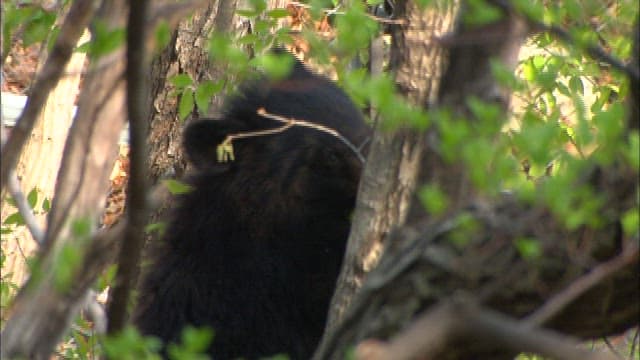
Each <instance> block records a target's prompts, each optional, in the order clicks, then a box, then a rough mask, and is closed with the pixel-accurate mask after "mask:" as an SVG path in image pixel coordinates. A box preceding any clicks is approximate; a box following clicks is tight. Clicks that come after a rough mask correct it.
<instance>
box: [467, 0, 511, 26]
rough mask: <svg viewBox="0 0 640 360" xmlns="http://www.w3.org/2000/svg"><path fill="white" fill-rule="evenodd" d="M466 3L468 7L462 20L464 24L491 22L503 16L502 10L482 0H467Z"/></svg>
mask: <svg viewBox="0 0 640 360" xmlns="http://www.w3.org/2000/svg"><path fill="white" fill-rule="evenodd" d="M467 3H468V5H469V9H468V11H466V12H465V14H464V22H465V23H466V24H470V25H484V24H491V23H494V22H496V21H498V20H500V19H502V17H503V14H502V11H500V10H499V9H498V8H497V7H495V6H493V5H490V4H489V3H487V2H486V1H484V0H469V1H468V2H467Z"/></svg>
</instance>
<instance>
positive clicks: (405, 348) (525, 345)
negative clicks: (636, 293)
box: [356, 299, 615, 360]
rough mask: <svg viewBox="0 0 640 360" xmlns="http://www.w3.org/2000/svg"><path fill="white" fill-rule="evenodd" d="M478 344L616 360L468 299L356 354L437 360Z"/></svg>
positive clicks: (384, 359) (383, 359)
mask: <svg viewBox="0 0 640 360" xmlns="http://www.w3.org/2000/svg"><path fill="white" fill-rule="evenodd" d="M464 340H474V341H481V342H483V343H484V344H496V345H498V346H501V347H506V348H508V349H511V350H513V351H514V352H529V353H535V354H540V355H543V356H548V357H551V358H554V359H565V360H573V359H575V360H583V359H593V360H595V359H603V360H604V359H615V357H613V356H612V355H610V354H602V353H594V352H590V351H588V350H586V349H582V348H580V342H579V341H577V340H575V339H573V338H570V337H567V336H565V335H562V334H559V333H556V332H554V331H550V330H544V329H540V328H535V327H529V326H526V325H524V324H523V323H522V322H520V321H519V320H516V319H513V318H510V317H508V316H505V315H503V314H500V313H498V312H495V311H493V310H490V309H487V308H483V307H481V306H479V305H477V304H475V303H474V302H473V301H471V300H469V299H464V300H462V299H457V300H447V301H443V302H441V303H440V304H439V305H436V306H435V307H434V308H433V309H431V310H429V311H428V312H427V313H425V314H423V315H421V316H420V317H419V318H418V319H417V320H416V321H415V322H414V323H413V324H412V325H411V326H410V327H409V328H408V329H407V330H405V331H404V332H402V333H400V334H399V335H397V336H395V337H394V338H393V339H392V340H391V341H390V342H388V343H384V342H380V341H375V340H374V341H372V340H366V341H364V342H362V343H360V344H359V345H358V347H357V348H356V358H357V359H368V360H391V359H394V360H403V359H431V358H435V357H434V356H437V354H439V351H441V350H442V348H443V347H445V346H446V345H447V344H450V343H451V342H452V341H464Z"/></svg>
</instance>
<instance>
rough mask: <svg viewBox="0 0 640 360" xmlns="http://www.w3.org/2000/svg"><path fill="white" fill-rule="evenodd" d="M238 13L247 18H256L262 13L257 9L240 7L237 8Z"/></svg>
mask: <svg viewBox="0 0 640 360" xmlns="http://www.w3.org/2000/svg"><path fill="white" fill-rule="evenodd" d="M236 15H238V16H242V17H246V18H254V17H257V16H258V15H260V13H259V12H257V11H255V10H247V9H238V10H236Z"/></svg>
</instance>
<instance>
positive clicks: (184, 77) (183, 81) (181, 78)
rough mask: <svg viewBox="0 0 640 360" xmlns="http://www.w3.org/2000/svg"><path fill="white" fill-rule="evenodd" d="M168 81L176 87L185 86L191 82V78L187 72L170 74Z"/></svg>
mask: <svg viewBox="0 0 640 360" xmlns="http://www.w3.org/2000/svg"><path fill="white" fill-rule="evenodd" d="M169 82H170V83H172V84H173V86H175V87H176V88H178V89H182V88H185V87H187V86H189V85H191V84H193V80H192V79H191V75H189V74H178V75H175V76H172V77H171V78H170V79H169Z"/></svg>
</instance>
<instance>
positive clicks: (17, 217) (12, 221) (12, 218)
mask: <svg viewBox="0 0 640 360" xmlns="http://www.w3.org/2000/svg"><path fill="white" fill-rule="evenodd" d="M3 224H4V225H24V219H23V218H22V215H21V214H20V213H19V212H15V213H13V214H11V215H9V216H7V218H6V219H4V222H3Z"/></svg>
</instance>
